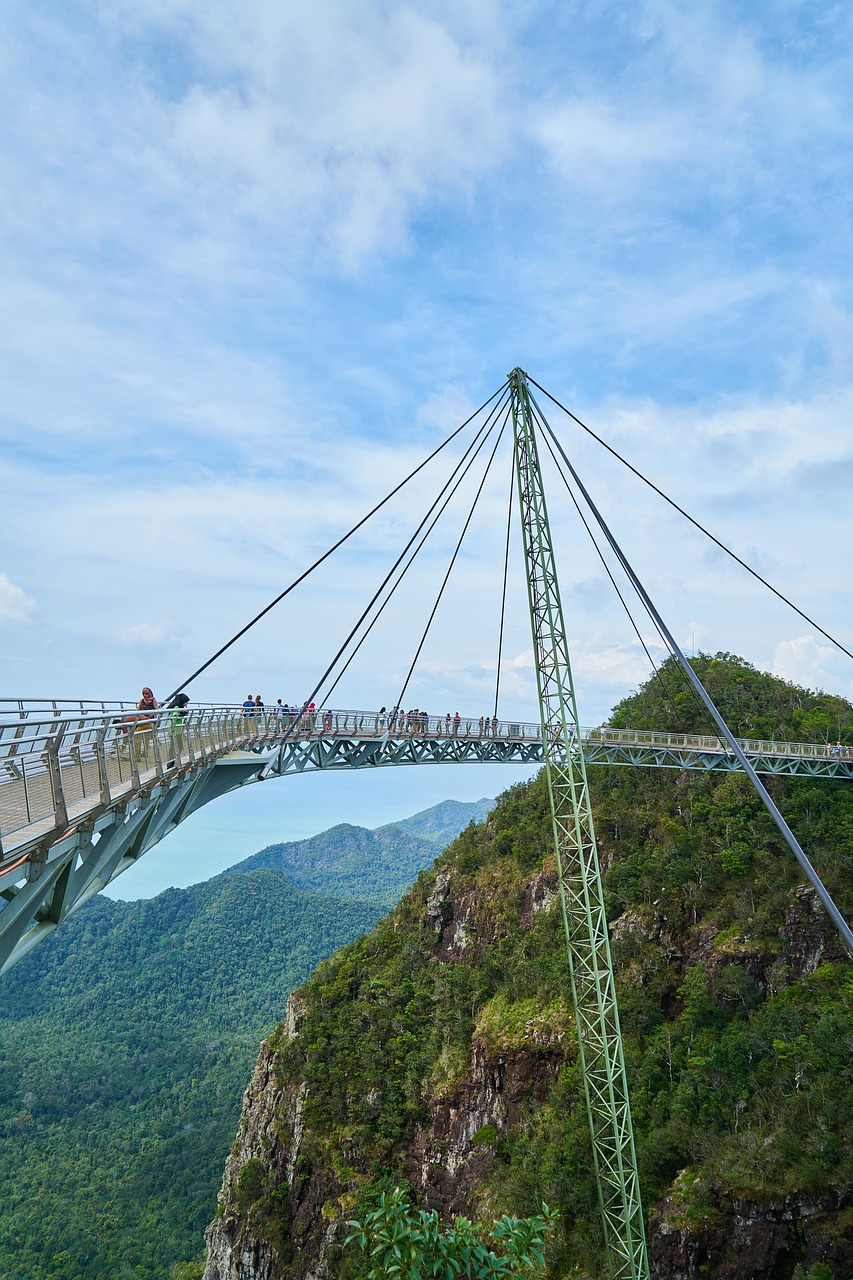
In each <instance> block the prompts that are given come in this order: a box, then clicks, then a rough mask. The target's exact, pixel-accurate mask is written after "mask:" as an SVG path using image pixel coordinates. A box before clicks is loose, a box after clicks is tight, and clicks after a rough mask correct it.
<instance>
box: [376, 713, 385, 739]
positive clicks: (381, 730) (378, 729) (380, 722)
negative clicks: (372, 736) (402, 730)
mask: <svg viewBox="0 0 853 1280" xmlns="http://www.w3.org/2000/svg"><path fill="white" fill-rule="evenodd" d="M385 716H386V712H385V708H384V707H380V708H379V719H378V721H377V724H376V732H377V733H380V734H382V733H384V732H385Z"/></svg>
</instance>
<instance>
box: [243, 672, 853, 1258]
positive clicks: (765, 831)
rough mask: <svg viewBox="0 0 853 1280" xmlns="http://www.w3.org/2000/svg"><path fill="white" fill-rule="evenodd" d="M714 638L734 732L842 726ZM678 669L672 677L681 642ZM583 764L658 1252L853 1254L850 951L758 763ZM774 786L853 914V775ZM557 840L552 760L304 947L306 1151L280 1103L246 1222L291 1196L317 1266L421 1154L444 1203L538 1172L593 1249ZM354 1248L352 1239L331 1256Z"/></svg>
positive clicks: (564, 1246)
mask: <svg viewBox="0 0 853 1280" xmlns="http://www.w3.org/2000/svg"><path fill="white" fill-rule="evenodd" d="M696 666H697V668H698V669H699V670H700V673H701V674H702V675H703V677H704V678H706V679H707V680H708V682H709V683H710V684H711V685H712V686H713V687H715V689H716V691H717V693H718V696H719V698H720V701H721V702H724V703H725V702H726V701H727V702H728V706H727V711H728V714H729V715H730V717H731V720H732V723H733V727H734V728H735V729H736V730H737V731H739V732H741V733H747V732H749V733H752V732H756V731H758V732H765V731H766V732H771V731H772V732H773V733H774V734H776V735H778V736H789V737H803V736H805V731H806V729H808V730H809V731H810V733H811V734H812V735H813V736H815V737H816V738H820V737H822V736H824V735H826V736H831V737H832V738H835V737H836V736H837V735H838V734H839V732H840V734H841V736H842V737H843V738H844V739H845V740H848V741H849V740H850V727H851V723H853V721H852V720H851V708H850V706H849V704H847V703H846V702H844V701H843V700H842V699H838V698H831V697H827V696H825V695H820V694H813V693H809V692H808V691H806V690H801V689H797V688H795V687H794V686H792V685H787V684H785V683H784V682H782V681H779V680H775V679H773V678H772V677H770V676H766V675H763V674H761V673H759V672H756V671H754V670H753V669H752V668H751V667H749V666H748V665H747V664H744V663H742V662H739V661H738V660H736V659H733V658H731V657H730V656H729V655H718V657H717V658H716V659H708V658H700V659H697V660H696ZM664 679H665V681H667V682H669V683H670V694H674V693H675V690H676V687H677V686H676V685H675V673H674V672H673V671H672V669H671V667H670V668H666V669H665V670H664ZM679 711H680V713H681V714H682V715H688V714H689V715H692V714H693V712H692V705H691V703H690V702H687V703H685V704H684V705H683V706H682V707H681V708H679ZM674 714H675V713H674V712H673V709H672V706H671V703H670V702H669V699H668V697H665V696H664V694H663V692H662V691H661V688H660V685H659V684H658V683H657V682H655V683H650V684H649V685H648V686H647V687H646V688H645V689H644V690H642V691H641V692H640V694H638V695H637V696H636V697H634V698H630V699H627V700H626V701H625V702H624V703H622V704H621V705H620V707H619V708H618V710H617V713H616V717H614V718H615V719H616V718H618V722H619V723H620V724H623V725H635V726H637V727H646V726H647V725H648V724H649V723H650V722H651V718H652V717H654V718H655V720H654V722H655V723H657V724H658V725H659V726H660V727H669V728H672V729H673V730H675V729H678V728H680V727H681V725H680V724H679V723H677V722H674V719H673V717H674ZM697 723H698V722H697ZM765 726H767V728H766V730H765ZM591 783H592V788H593V796H594V807H595V813H596V822H597V828H598V831H599V835H600V845H601V851H602V856H603V860H604V865H605V867H606V890H607V895H608V902H609V913H610V918H611V920H612V921H613V939H614V958H615V963H616V965H617V969H618V987H619V996H620V1005H621V1013H622V1025H623V1031H624V1036H625V1046H626V1057H627V1062H628V1068H629V1073H630V1080H631V1089H632V1098H633V1108H634V1119H635V1125H636V1131H637V1143H638V1156H639V1161H640V1167H641V1173H642V1179H643V1184H644V1188H645V1196H646V1204H647V1208H648V1209H649V1210H650V1211H651V1210H653V1209H655V1210H656V1213H657V1214H658V1215H660V1214H663V1215H664V1220H665V1222H666V1230H665V1231H663V1230H661V1229H660V1217H659V1216H658V1217H657V1218H656V1219H655V1227H654V1230H653V1240H652V1255H653V1259H654V1262H655V1268H656V1270H657V1272H658V1274H659V1275H661V1276H675V1275H679V1276H680V1275H687V1274H690V1275H694V1274H695V1275H697V1276H698V1275H700V1274H701V1275H706V1276H709V1277H714V1278H717V1277H718V1278H722V1277H726V1278H727V1280H752V1277H753V1276H757V1275H761V1276H768V1277H769V1276H771V1275H772V1276H779V1277H783V1276H784V1277H790V1276H792V1275H793V1274H794V1271H795V1268H796V1267H797V1266H798V1265H799V1264H800V1263H802V1264H803V1265H804V1266H805V1265H813V1264H814V1263H816V1262H820V1263H821V1264H822V1265H824V1264H826V1265H828V1266H829V1274H831V1275H833V1276H834V1277H835V1278H836V1280H849V1275H850V1274H853V1129H851V1126H850V1123H849V1117H850V1116H851V1115H853V1055H851V1052H850V1049H851V1045H853V965H851V963H850V960H849V957H846V955H845V953H844V951H843V948H842V947H841V946H840V944H839V942H838V939H837V938H836V937H835V935H834V932H833V930H832V928H831V926H828V923H827V920H826V917H825V916H824V914H823V913H822V911H821V910H820V908H819V905H818V904H817V903H816V901H815V898H814V894H813V892H812V891H811V890H804V889H803V888H802V887H801V884H800V880H801V877H800V874H799V871H798V868H797V866H796V863H795V862H794V860H793V858H792V856H791V854H790V852H789V850H788V849H787V847H786V846H785V845H784V844H783V843H782V840H781V837H780V836H779V834H778V832H777V831H776V828H775V827H774V826H773V824H772V822H771V821H770V819H769V818H768V816H767V815H766V813H765V811H764V810H763V808H762V807H761V804H760V802H759V800H758V798H757V797H756V796H755V794H754V793H753V791H752V790H751V788H750V786H749V784H748V782H747V780H746V779H745V778H743V777H742V776H738V775H731V774H702V773H689V772H680V771H677V770H671V771H670V770H652V769H641V768H630V769H629V768H621V769H620V768H613V769H609V770H607V769H604V768H602V767H599V768H596V769H594V770H593V771H592V777H591ZM769 786H770V789H771V790H772V792H773V795H774V798H775V799H776V801H777V803H778V804H779V805H780V807H781V808H782V810H783V812H784V813H785V814H786V815H787V816H788V817H789V818H790V820H791V822H792V824H793V826H794V828H795V830H796V832H797V834H798V835H799V836H800V838H801V839H802V841H803V843H804V845H805V847H806V849H807V851H808V853H809V855H810V857H811V858H812V859H813V861H814V862H815V864H816V866H817V867H818V868H819V869H820V871H821V873H822V875H823V876H824V878H825V880H826V882H827V884H828V886H829V888H830V890H831V892H832V893H833V894H834V896H835V897H836V900H837V901H838V903H839V905H840V906H841V908H842V911H843V912H844V913H845V915H846V916H847V918H848V919H849V918H850V917H851V915H853V889H851V886H853V786H851V785H850V784H849V783H843V782H833V781H817V780H811V779H807V778H789V779H781V778H778V779H773V780H771V782H770V783H769ZM550 849H551V835H550V822H549V817H548V808H547V799H546V794H545V789H544V786H543V784H542V780H541V779H539V780H537V781H536V782H534V783H533V784H531V785H529V786H527V785H526V786H519V787H515V788H513V789H512V790H510V791H509V792H507V793H506V794H505V795H503V796H502V797H499V801H498V804H497V807H496V809H495V812H494V814H493V815H492V817H491V818H490V821H489V823H488V825H487V826H484V827H480V828H477V829H475V828H469V829H468V830H467V831H465V832H463V833H462V835H461V836H460V837H459V838H458V839H457V840H456V842H455V843H454V844H453V845H452V846H451V848H450V849H449V850H448V851H447V853H446V854H445V855H443V857H442V858H441V859H440V861H439V863H438V864H437V868H436V869H434V870H433V871H431V872H426V873H423V874H422V875H421V876H420V877H419V880H418V883H417V885H416V887H415V888H414V889H413V890H412V892H411V893H410V894H409V895H407V897H406V898H405V899H404V900H403V902H402V903H401V904H400V906H399V907H398V908H397V910H396V911H395V912H394V914H393V916H391V917H389V918H387V919H386V920H384V921H382V922H381V923H380V924H379V925H378V926H377V928H376V929H375V930H374V932H373V933H372V934H370V935H368V936H366V937H364V938H361V939H360V940H359V941H357V942H354V943H352V944H350V945H348V946H347V947H345V948H344V949H343V950H342V951H341V952H339V953H338V954H337V955H336V956H335V957H334V958H332V959H331V960H329V961H326V962H325V963H324V964H322V965H321V966H320V967H319V969H318V970H317V971H316V972H315V973H314V974H313V975H312V977H311V979H310V980H309V982H308V983H307V984H306V986H305V987H304V988H302V989H301V992H300V1000H299V1010H300V1012H299V1019H300V1030H299V1035H298V1036H297V1038H296V1039H295V1040H287V1039H285V1038H283V1037H281V1036H279V1037H277V1038H274V1040H273V1042H272V1044H273V1048H274V1049H275V1050H277V1052H278V1055H279V1056H278V1064H279V1065H278V1068H277V1069H278V1071H279V1073H280V1083H281V1085H282V1086H283V1087H284V1089H285V1095H284V1096H285V1097H287V1096H290V1092H289V1091H293V1090H295V1089H296V1088H297V1087H298V1086H299V1083H300V1082H305V1083H306V1084H307V1086H308V1088H307V1094H306V1095H305V1096H306V1101H305V1107H304V1114H303V1119H304V1122H305V1130H304V1133H303V1136H302V1145H301V1149H300V1175H299V1179H298V1180H297V1181H296V1182H294V1185H293V1188H292V1190H291V1192H290V1195H289V1197H288V1194H287V1190H286V1185H285V1187H284V1188H283V1187H282V1186H281V1185H278V1183H279V1178H280V1175H277V1174H276V1172H275V1171H276V1170H277V1169H278V1168H280V1167H281V1156H280V1153H278V1152H277V1150H276V1145H275V1144H276V1139H275V1136H274V1134H275V1133H276V1132H278V1131H281V1132H282V1133H287V1132H290V1129H289V1127H288V1126H289V1125H290V1123H291V1122H290V1120H289V1118H288V1116H287V1115H286V1114H283V1115H281V1116H279V1117H277V1118H276V1119H275V1120H274V1121H273V1122H272V1125H271V1127H270V1128H269V1129H268V1130H267V1133H268V1135H269V1138H270V1144H271V1145H270V1148H269V1151H268V1152H267V1151H263V1152H262V1151H260V1150H258V1151H255V1152H250V1153H247V1155H248V1156H250V1157H252V1158H256V1159H257V1161H258V1162H259V1167H260V1168H261V1170H263V1169H264V1168H265V1167H266V1165H267V1163H268V1165H269V1170H270V1171H269V1173H268V1174H267V1173H259V1175H258V1177H257V1178H256V1185H257V1189H258V1190H257V1193H256V1194H257V1196H258V1198H257V1199H256V1200H255V1201H253V1198H252V1196H251V1195H248V1194H247V1192H246V1190H245V1188H243V1189H242V1190H241V1183H240V1181H239V1179H238V1181H237V1184H236V1189H237V1191H236V1198H235V1199H234V1200H233V1201H232V1202H231V1203H230V1204H229V1206H228V1209H227V1211H226V1217H225V1219H223V1231H227V1232H228V1233H230V1234H229V1238H231V1239H234V1238H239V1239H249V1240H250V1239H251V1237H252V1236H253V1235H261V1236H263V1237H264V1239H266V1240H268V1241H274V1240H276V1239H281V1232H282V1230H283V1229H284V1228H283V1226H282V1223H286V1224H289V1225H288V1226H287V1232H288V1233H289V1235H288V1238H287V1240H286V1241H285V1244H284V1245H283V1246H282V1247H283V1248H286V1249H290V1250H294V1249H297V1248H298V1252H295V1253H293V1254H292V1256H293V1259H294V1261H293V1263H292V1264H289V1265H291V1266H292V1271H291V1270H287V1274H288V1275H290V1274H293V1276H294V1277H296V1276H302V1275H303V1274H304V1273H305V1271H306V1269H307V1268H309V1267H310V1265H311V1259H312V1258H313V1257H315V1256H316V1249H317V1248H318V1247H319V1243H318V1242H319V1239H321V1238H322V1236H323V1234H324V1233H325V1231H326V1229H327V1226H328V1223H329V1222H330V1221H333V1220H334V1219H335V1216H336V1215H337V1218H338V1220H339V1221H340V1222H343V1221H344V1220H345V1219H346V1218H348V1217H352V1216H357V1215H358V1214H359V1212H361V1211H363V1210H364V1209H365V1208H367V1207H368V1206H370V1205H372V1204H373V1203H375V1197H376V1195H377V1194H378V1192H379V1190H382V1189H386V1188H388V1187H390V1186H392V1185H394V1184H395V1183H397V1182H403V1183H406V1182H408V1183H410V1184H411V1185H412V1186H413V1187H416V1188H417V1194H418V1195H419V1196H421V1197H423V1196H425V1197H426V1199H427V1201H428V1203H429V1204H430V1205H433V1206H435V1207H437V1208H439V1209H440V1210H441V1211H442V1213H445V1214H452V1213H453V1212H459V1211H471V1210H473V1211H474V1212H477V1213H483V1214H485V1215H487V1216H488V1215H491V1214H494V1215H497V1214H499V1213H501V1212H504V1211H506V1212H510V1213H516V1214H528V1213H531V1212H534V1211H535V1210H536V1208H537V1206H538V1205H539V1203H540V1202H541V1200H542V1199H544V1200H545V1201H546V1202H547V1203H549V1204H550V1205H552V1206H556V1207H558V1208H559V1211H560V1217H561V1229H560V1232H559V1233H558V1235H557V1238H556V1239H555V1241H554V1243H553V1246H552V1253H551V1257H550V1274H551V1275H552V1276H554V1277H556V1276H564V1275H566V1274H568V1273H573V1269H574V1268H578V1267H579V1268H581V1270H582V1271H583V1272H592V1273H593V1274H598V1272H599V1268H600V1265H601V1243H600V1237H599V1225H598V1216H597V1208H596V1195H595V1187H594V1182H593V1179H592V1173H591V1169H592V1158H591V1151H590V1146H589V1137H588V1131H587V1122H586V1116H585V1111H584V1106H583V1100H582V1090H581V1082H580V1080H579V1078H578V1071H577V1060H576V1051H575V1048H574V1025H573V1018H572V1015H571V1011H570V1007H569V1005H568V1003H567V995H568V984H567V974H566V959H565V954H564V939H563V931H562V924H561V920H560V918H559V911H558V910H554V909H551V910H547V909H544V908H545V907H546V906H547V904H548V902H549V901H550V898H549V896H548V895H549V893H552V892H553V885H554V860H553V854H552V853H551V852H550ZM537 904H539V906H540V909H537ZM314 1188H317V1190H316V1191H315V1190H314ZM253 1194H254V1193H253ZM265 1196H267V1197H270V1198H269V1200H267V1199H264V1197H265ZM315 1196H316V1197H322V1203H320V1199H319V1198H317V1199H315V1198H314V1197H315ZM665 1196H666V1197H667V1199H666V1200H664V1197H665ZM241 1197H242V1198H241ZM276 1215H279V1216H280V1220H279V1217H277V1216H276ZM229 1224H230V1225H229ZM235 1232H237V1233H242V1235H240V1234H238V1236H237V1237H235ZM277 1232H278V1235H276V1233H277ZM312 1250H314V1252H313V1253H312ZM679 1250H681V1252H679ZM762 1251H763V1252H762ZM685 1258H687V1259H692V1261H691V1262H690V1268H692V1269H689V1270H684V1269H683V1268H685V1267H687V1263H686V1262H684V1259H685ZM679 1259H681V1261H679ZM360 1266H361V1263H360V1261H359V1259H358V1258H357V1257H348V1256H346V1257H342V1256H340V1255H339V1256H338V1257H337V1260H334V1259H333V1261H332V1271H333V1274H335V1275H336V1276H338V1277H344V1276H348V1275H350V1274H352V1275H355V1274H360ZM824 1274H826V1273H825V1272H824Z"/></svg>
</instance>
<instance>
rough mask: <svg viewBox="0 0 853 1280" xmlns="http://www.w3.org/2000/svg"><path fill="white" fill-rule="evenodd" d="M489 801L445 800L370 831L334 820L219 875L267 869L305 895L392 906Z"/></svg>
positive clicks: (482, 815)
mask: <svg viewBox="0 0 853 1280" xmlns="http://www.w3.org/2000/svg"><path fill="white" fill-rule="evenodd" d="M494 803H495V802H494V800H475V801H473V802H472V803H470V804H463V803H461V802H460V801H458V800H445V801H443V802H442V803H441V804H437V805H433V807H432V808H431V809H425V810H424V811H423V812H422V813H416V814H414V815H413V816H412V817H411V818H404V819H403V821H402V822H392V823H389V824H388V825H387V826H384V827H376V828H375V829H374V830H372V831H368V830H367V829H366V828H364V827H354V826H351V825H350V824H349V823H340V824H339V825H338V826H337V827H331V828H330V829H329V830H328V831H323V832H321V834H320V835H318V836H312V837H311V838H310V840H293V841H290V842H289V843H287V844H271V845H267V847H266V848H265V849H261V851H260V853H256V854H253V855H252V857H251V858H246V859H245V860H244V861H243V862H238V863H237V864H236V866H234V867H231V869H230V871H228V872H226V873H225V874H226V875H230V874H232V873H234V872H244V871H255V870H258V869H259V868H261V867H271V868H274V869H275V870H278V871H283V872H284V874H285V875H286V876H287V878H288V880H289V881H290V883H291V884H294V885H296V887H297V889H303V890H304V891H305V892H306V893H333V894H336V895H337V896H338V897H341V898H351V899H353V901H357V902H361V901H365V900H367V901H371V902H381V903H382V904H383V905H384V906H386V907H393V906H394V904H395V903H396V902H399V900H400V896H401V895H402V894H403V893H404V892H405V890H406V889H408V887H409V885H410V884H411V883H412V881H413V880H414V879H415V877H416V875H417V874H418V872H419V871H420V870H421V868H422V867H426V866H428V865H429V864H430V862H432V860H433V858H434V857H435V856H436V855H437V854H439V853H441V851H442V850H443V849H444V848H445V846H446V845H448V844H449V843H450V841H451V840H452V839H453V838H454V836H456V835H457V834H458V832H459V831H461V830H462V828H463V827H465V826H467V824H468V823H469V822H480V821H482V820H483V818H485V816H486V814H487V813H488V812H489V810H490V809H491V808H492V805H493V804H494Z"/></svg>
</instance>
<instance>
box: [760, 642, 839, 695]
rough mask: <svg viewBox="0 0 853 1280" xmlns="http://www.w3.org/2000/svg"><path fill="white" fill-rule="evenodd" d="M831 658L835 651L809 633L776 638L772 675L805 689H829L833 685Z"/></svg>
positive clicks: (835, 682)
mask: <svg viewBox="0 0 853 1280" xmlns="http://www.w3.org/2000/svg"><path fill="white" fill-rule="evenodd" d="M834 657H835V650H833V649H832V648H830V646H829V645H827V644H821V643H820V642H819V640H818V639H817V637H816V636H813V635H805V636H797V638H796V639H794V640H780V641H779V643H778V644H777V646H776V652H775V653H774V655H773V674H774V675H775V676H780V677H781V678H782V679H783V680H790V681H792V683H794V684H799V685H803V686H805V688H807V689H826V688H832V686H833V684H836V685H837V681H833V678H832V675H831V674H830V668H831V667H832V666H833V665H834V664H833V658H834Z"/></svg>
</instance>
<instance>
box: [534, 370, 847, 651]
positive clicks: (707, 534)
mask: <svg viewBox="0 0 853 1280" xmlns="http://www.w3.org/2000/svg"><path fill="white" fill-rule="evenodd" d="M528 381H529V382H531V383H533V386H534V387H536V388H538V390H539V391H541V392H542V394H543V395H545V396H547V397H548V399H549V400H550V401H551V402H552V404H555V405H556V406H557V408H558V409H562V411H563V413H565V414H567V415H568V416H569V417H570V418H571V419H572V421H573V422H576V423H577V424H578V426H579V427H581V428H582V429H583V430H584V431H585V432H586V433H587V435H590V436H592V438H593V440H597V441H598V443H599V444H600V445H601V446H602V447H603V448H605V449H606V450H607V452H608V453H611V454H612V455H613V457H614V458H617V459H618V460H619V462H621V463H622V465H623V466H625V467H627V468H628V470H629V471H632V472H633V473H634V475H635V476H636V477H637V478H638V479H639V480H642V482H643V484H645V485H648V487H649V488H650V489H652V490H653V491H654V492H655V493H656V494H657V495H658V496H659V497H661V498H663V500H664V502H668V503H669V505H670V506H671V507H673V508H674V509H675V510H676V511H677V512H678V513H679V515H682V516H684V518H685V520H689V521H690V523H691V524H692V525H693V526H694V527H695V528H696V529H698V530H699V532H700V533H704V535H705V537H706V538H710V539H711V541H712V542H713V543H714V544H715V545H716V546H718V547H719V548H720V550H721V551H725V553H726V555H727V556H730V557H731V559H732V560H734V561H735V562H736V563H737V564H739V565H740V566H741V568H742V569H746V571H747V573H750V574H752V576H753V578H756V579H757V580H758V581H759V582H760V583H761V584H762V585H763V586H765V587H767V589H768V591H772V592H773V594H774V596H776V597H777V599H779V600H781V601H782V602H783V604H786V605H788V607H789V608H790V609H793V611H794V613H796V614H799V616H800V617H801V618H802V619H803V621H804V622H807V623H808V624H809V626H812V627H815V628H816V629H817V630H818V631H819V632H820V634H821V635H822V636H824V637H825V638H826V639H827V640H828V641H829V642H830V644H833V645H835V647H836V649H840V651H841V652H842V653H846V654H847V657H848V658H853V653H851V651H850V650H849V649H848V648H846V647H845V645H843V644H842V643H841V641H840V640H836V639H835V637H834V636H832V635H830V633H829V632H828V631H826V630H824V628H823V627H822V626H821V625H820V623H819V622H815V620H814V618H812V617H810V616H809V615H808V614H807V613H804V612H803V610H802V609H800V608H798V606H797V605H795V604H794V602H793V600H789V599H788V597H787V596H786V595H784V594H783V592H781V591H778V590H777V589H776V587H774V586H773V584H772V583H771V582H768V581H767V579H766V578H763V577H762V576H761V574H760V573H758V571H757V570H756V569H753V568H752V566H751V565H748V564H747V563H746V561H745V560H742V559H741V558H740V556H739V555H737V553H736V552H734V551H732V549H731V547H727V546H726V544H725V543H724V542H721V541H720V539H719V538H717V537H715V536H714V534H713V533H711V531H710V530H709V529H706V528H705V526H704V525H703V524H700V523H699V521H698V520H695V519H694V518H693V516H691V515H690V513H689V512H688V511H685V510H684V508H683V507H680V506H679V505H678V503H677V502H676V501H675V500H674V498H670V497H669V495H668V494H666V493H664V491H663V489H659V488H658V486H657V485H656V484H654V483H653V481H651V480H649V478H648V476H644V475H643V473H642V471H638V470H637V468H636V467H634V466H632V465H631V463H630V462H629V461H628V460H627V458H623V457H622V455H621V453H618V452H617V451H616V449H614V448H613V446H612V445H609V444H608V443H607V441H606V440H603V439H602V438H601V436H599V435H596V433H595V432H594V431H593V430H592V428H591V427H588V426H587V425H586V423H585V422H581V420H580V418H579V417H578V416H577V415H576V414H574V413H572V411H571V409H567V408H566V406H565V405H564V404H561V403H560V401H559V400H557V399H556V398H555V397H554V396H552V395H551V393H550V391H546V390H545V388H544V387H542V386H540V385H539V383H538V382H536V381H535V379H533V378H530V377H528Z"/></svg>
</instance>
